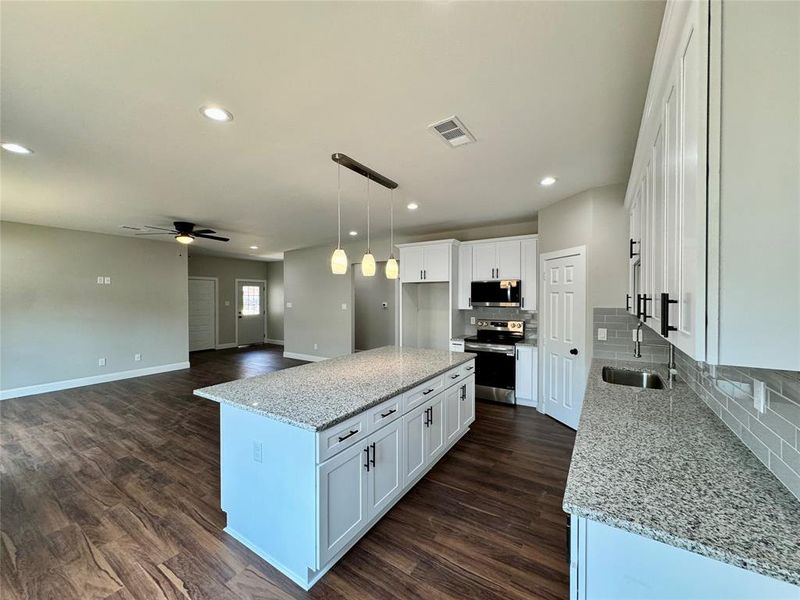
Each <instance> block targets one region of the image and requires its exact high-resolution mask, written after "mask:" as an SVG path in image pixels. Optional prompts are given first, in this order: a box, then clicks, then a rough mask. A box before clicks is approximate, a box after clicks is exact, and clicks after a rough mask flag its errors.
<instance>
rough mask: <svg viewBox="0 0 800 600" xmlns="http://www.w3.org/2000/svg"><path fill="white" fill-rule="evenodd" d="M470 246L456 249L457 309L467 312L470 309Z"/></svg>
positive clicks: (465, 245)
mask: <svg viewBox="0 0 800 600" xmlns="http://www.w3.org/2000/svg"><path fill="white" fill-rule="evenodd" d="M472 249H473V245H472V244H461V246H459V248H458V308H459V310H469V309H471V308H472V302H471V300H472V299H471V298H470V295H471V286H472Z"/></svg>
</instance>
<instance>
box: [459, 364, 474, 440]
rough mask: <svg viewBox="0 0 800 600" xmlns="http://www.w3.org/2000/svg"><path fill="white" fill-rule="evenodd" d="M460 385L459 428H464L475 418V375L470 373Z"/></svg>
mask: <svg viewBox="0 0 800 600" xmlns="http://www.w3.org/2000/svg"><path fill="white" fill-rule="evenodd" d="M460 387H461V396H460V399H461V410H460V411H459V415H460V416H461V429H466V428H467V427H469V426H470V424H471V423H472V422H473V421H474V420H475V376H474V375H470V376H469V377H468V378H467V379H466V380H465V381H464V383H463V384H462V385H461V386H460Z"/></svg>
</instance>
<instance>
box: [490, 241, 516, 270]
mask: <svg viewBox="0 0 800 600" xmlns="http://www.w3.org/2000/svg"><path fill="white" fill-rule="evenodd" d="M496 256H497V262H496V265H495V267H496V271H495V274H496V277H497V279H522V255H521V244H520V242H519V240H511V241H508V242H497V244H496Z"/></svg>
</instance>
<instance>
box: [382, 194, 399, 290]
mask: <svg viewBox="0 0 800 600" xmlns="http://www.w3.org/2000/svg"><path fill="white" fill-rule="evenodd" d="M389 194H390V195H389V260H387V261H386V269H385V273H386V279H397V278H398V277H399V276H400V265H398V264H397V259H396V258H395V257H394V190H389Z"/></svg>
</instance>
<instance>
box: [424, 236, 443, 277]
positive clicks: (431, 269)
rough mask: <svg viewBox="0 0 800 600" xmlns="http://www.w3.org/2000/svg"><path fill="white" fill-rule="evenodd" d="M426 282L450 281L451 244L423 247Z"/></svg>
mask: <svg viewBox="0 0 800 600" xmlns="http://www.w3.org/2000/svg"><path fill="white" fill-rule="evenodd" d="M422 248H423V256H424V264H423V266H422V275H423V279H424V280H425V281H450V244H437V245H433V246H423V247H422Z"/></svg>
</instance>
